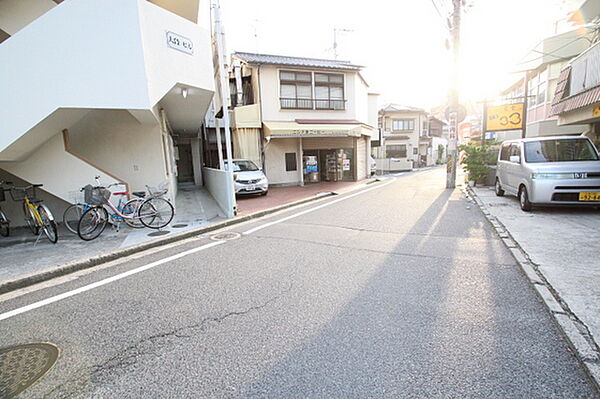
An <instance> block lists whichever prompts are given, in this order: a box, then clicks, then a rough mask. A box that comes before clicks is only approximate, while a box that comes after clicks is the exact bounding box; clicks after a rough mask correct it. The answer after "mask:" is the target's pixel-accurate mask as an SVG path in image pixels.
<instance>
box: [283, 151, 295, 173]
mask: <svg viewBox="0 0 600 399" xmlns="http://www.w3.org/2000/svg"><path fill="white" fill-rule="evenodd" d="M295 170H298V163H297V162H296V153H295V152H286V153H285V171H286V172H293V171H295Z"/></svg>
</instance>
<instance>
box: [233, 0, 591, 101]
mask: <svg viewBox="0 0 600 399" xmlns="http://www.w3.org/2000/svg"><path fill="white" fill-rule="evenodd" d="M580 2H581V1H580V0H467V1H466V7H465V12H464V13H463V15H462V27H461V62H460V66H461V67H460V82H461V83H460V97H461V101H480V100H482V99H483V98H485V97H486V96H488V97H493V96H494V94H497V93H498V91H499V90H501V89H503V88H506V87H508V86H509V85H510V84H511V83H513V82H516V81H517V80H518V79H519V78H520V77H521V76H522V75H519V74H515V73H511V72H513V71H516V70H518V69H519V65H518V63H519V62H521V61H523V59H524V57H525V56H526V54H527V52H528V51H529V50H531V49H532V48H533V47H534V46H535V45H536V44H537V43H538V42H539V41H540V40H542V39H543V38H544V37H547V36H549V35H552V34H553V33H554V32H555V29H556V27H555V23H556V21H557V20H559V19H560V18H563V17H564V16H565V15H566V12H567V11H569V10H571V9H572V8H573V7H574V6H576V5H577V4H578V3H580ZM434 3H435V4H436V5H437V6H438V9H439V10H440V13H441V14H442V15H443V16H444V17H445V16H448V15H449V13H450V8H451V4H452V2H451V0H368V1H364V0H363V1H358V0H356V1H348V0H301V1H297V0H295V1H291V0H222V1H221V9H222V16H223V22H224V26H225V33H226V41H227V51H228V52H234V51H247V52H258V53H263V54H278V55H289V56H300V57H315V58H331V59H333V58H334V53H333V41H334V29H336V28H337V29H339V30H347V31H339V32H338V34H337V42H338V59H340V60H348V61H351V62H352V63H355V64H358V65H363V66H365V67H366V68H365V71H364V75H365V77H366V80H367V82H368V83H369V85H370V89H371V91H372V92H375V93H379V94H380V97H379V102H380V105H383V104H385V103H389V102H394V103H399V104H404V105H411V106H418V107H423V108H426V109H431V107H434V106H438V105H442V104H445V103H446V99H447V91H448V82H449V70H450V66H451V58H450V55H451V54H450V51H449V50H448V49H447V48H446V44H445V43H446V40H447V39H449V33H448V30H447V26H446V24H445V22H444V19H442V17H440V15H438V13H437V11H436V8H435V7H434Z"/></svg>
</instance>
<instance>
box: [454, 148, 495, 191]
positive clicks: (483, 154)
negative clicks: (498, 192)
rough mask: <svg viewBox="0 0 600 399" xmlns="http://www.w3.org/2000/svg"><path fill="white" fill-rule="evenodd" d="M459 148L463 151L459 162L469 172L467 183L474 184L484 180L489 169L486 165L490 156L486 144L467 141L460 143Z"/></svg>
mask: <svg viewBox="0 0 600 399" xmlns="http://www.w3.org/2000/svg"><path fill="white" fill-rule="evenodd" d="M459 149H460V151H462V152H463V153H464V155H463V158H462V161H461V164H462V165H463V166H464V169H465V170H466V171H467V172H468V173H469V177H468V180H469V185H471V186H474V185H476V184H477V182H480V183H481V182H484V181H485V179H486V177H487V175H488V171H489V167H488V165H487V164H488V161H489V158H490V155H489V148H488V146H486V145H478V144H474V143H469V144H466V145H465V144H463V145H461V146H460V147H459ZM471 182H472V183H471Z"/></svg>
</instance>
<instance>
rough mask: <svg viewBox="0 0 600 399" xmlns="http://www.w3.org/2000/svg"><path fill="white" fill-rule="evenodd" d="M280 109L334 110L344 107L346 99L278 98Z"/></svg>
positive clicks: (341, 109) (340, 109)
mask: <svg viewBox="0 0 600 399" xmlns="http://www.w3.org/2000/svg"><path fill="white" fill-rule="evenodd" d="M279 102H280V105H281V108H282V109H316V110H336V111H343V110H345V109H346V100H331V99H327V100H323V99H313V98H280V99H279Z"/></svg>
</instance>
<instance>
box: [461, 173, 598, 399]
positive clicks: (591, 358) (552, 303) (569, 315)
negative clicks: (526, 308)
mask: <svg viewBox="0 0 600 399" xmlns="http://www.w3.org/2000/svg"><path fill="white" fill-rule="evenodd" d="M463 193H464V194H465V196H467V198H471V199H472V200H473V201H474V202H475V203H476V204H477V206H478V207H479V209H480V210H481V212H482V213H483V215H484V216H485V218H486V219H487V221H488V222H489V223H490V224H491V225H492V227H493V228H494V231H495V232H496V233H497V234H498V236H499V237H500V238H501V239H502V241H503V242H504V245H506V247H507V248H508V250H509V251H510V252H511V253H512V255H513V256H514V258H515V260H516V261H517V263H518V264H519V266H520V267H521V270H522V271H523V273H524V274H525V276H526V277H527V279H528V280H529V283H530V284H531V286H532V287H533V288H534V289H535V291H536V292H537V294H538V296H539V298H540V300H541V301H542V302H543V303H544V304H545V305H546V307H547V310H548V312H550V314H551V315H552V318H553V319H554V321H555V323H556V325H557V326H558V328H559V330H560V332H561V333H562V335H563V337H564V338H565V339H566V342H567V344H568V346H569V349H570V350H571V352H572V353H573V354H574V355H575V357H576V358H577V360H578V361H579V363H580V364H581V366H582V368H583V370H584V372H585V374H586V375H587V377H588V378H589V380H590V381H591V383H592V385H593V386H594V388H595V389H596V391H597V392H598V393H599V394H600V347H598V344H597V343H596V342H595V341H594V339H593V338H592V335H591V334H590V332H589V330H588V328H587V326H586V325H585V324H584V323H583V322H582V321H581V320H579V318H578V317H577V315H576V314H575V313H573V312H572V311H571V309H569V306H568V305H567V303H566V302H565V301H564V300H563V299H562V298H561V297H560V295H559V294H558V292H556V290H555V289H554V287H552V284H550V283H549V282H548V280H547V279H546V277H545V276H544V274H543V273H542V272H541V271H540V270H539V268H538V265H537V264H536V263H534V262H533V261H532V260H531V258H530V257H529V255H527V252H525V250H524V249H523V248H522V247H521V246H520V245H519V243H518V242H517V241H516V240H515V239H514V238H513V237H512V235H511V234H510V233H509V232H508V230H507V229H506V227H505V226H504V225H503V224H502V223H501V222H500V221H499V220H498V219H497V218H495V217H494V216H492V214H491V213H490V212H489V210H488V209H487V208H486V206H485V204H484V203H483V201H482V200H481V199H480V198H479V197H478V196H477V194H476V193H475V191H474V190H473V189H472V188H471V187H470V186H468V185H467V186H466V187H465V188H463Z"/></svg>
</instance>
